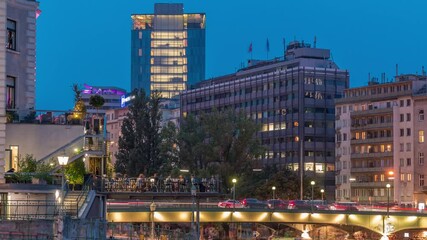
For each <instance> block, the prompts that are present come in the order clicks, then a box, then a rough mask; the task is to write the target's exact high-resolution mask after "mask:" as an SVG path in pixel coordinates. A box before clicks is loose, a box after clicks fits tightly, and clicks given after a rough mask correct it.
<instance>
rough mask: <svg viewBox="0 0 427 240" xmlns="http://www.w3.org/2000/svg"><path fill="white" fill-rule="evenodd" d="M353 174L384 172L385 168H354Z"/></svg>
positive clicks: (352, 169)
mask: <svg viewBox="0 0 427 240" xmlns="http://www.w3.org/2000/svg"><path fill="white" fill-rule="evenodd" d="M351 172H352V173H361V172H384V167H360V168H356V167H352V168H351Z"/></svg>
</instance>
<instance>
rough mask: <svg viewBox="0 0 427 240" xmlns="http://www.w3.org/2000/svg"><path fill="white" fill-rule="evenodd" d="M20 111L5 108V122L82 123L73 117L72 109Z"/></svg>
mask: <svg viewBox="0 0 427 240" xmlns="http://www.w3.org/2000/svg"><path fill="white" fill-rule="evenodd" d="M22 113H23V112H22V111H18V110H16V109H7V110H6V121H7V123H27V124H28V123H29V124H59V125H83V122H84V121H83V120H81V119H76V118H73V117H72V116H73V114H74V112H73V111H56V110H28V111H25V113H24V114H26V115H25V116H22Z"/></svg>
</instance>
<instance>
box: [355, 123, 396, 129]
mask: <svg viewBox="0 0 427 240" xmlns="http://www.w3.org/2000/svg"><path fill="white" fill-rule="evenodd" d="M351 127H352V128H355V129H358V130H369V129H384V128H392V127H393V123H392V122H386V123H373V124H367V123H353V124H351Z"/></svg>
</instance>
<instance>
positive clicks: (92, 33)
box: [36, 0, 427, 110]
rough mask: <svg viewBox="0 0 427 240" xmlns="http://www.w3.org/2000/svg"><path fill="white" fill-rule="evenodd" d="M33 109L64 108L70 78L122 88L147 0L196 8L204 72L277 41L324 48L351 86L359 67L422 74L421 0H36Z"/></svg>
mask: <svg viewBox="0 0 427 240" xmlns="http://www.w3.org/2000/svg"><path fill="white" fill-rule="evenodd" d="M39 2H40V9H41V10H42V14H41V15H40V17H39V18H38V20H37V83H36V88H37V90H36V109H50V110H68V109H71V108H72V106H73V92H72V90H71V86H72V84H73V83H78V84H83V83H87V84H89V85H96V86H116V87H121V88H124V89H126V90H129V88H130V28H131V19H130V15H131V14H132V13H152V12H153V11H154V3H155V2H169V3H173V2H182V3H184V11H185V12H188V13H191V12H204V13H206V15H207V28H206V78H210V77H214V76H220V75H224V74H227V73H232V72H234V71H236V69H238V68H239V66H240V65H241V63H243V62H246V61H247V59H248V58H249V57H250V55H249V54H248V52H247V50H248V47H249V44H250V43H251V42H252V43H253V58H254V59H261V58H266V57H267V54H266V50H265V49H266V39H267V38H268V39H269V43H270V53H269V57H270V58H272V57H275V56H282V55H283V44H282V39H283V38H285V39H286V42H287V43H289V42H290V41H291V40H294V39H296V40H304V41H305V42H308V43H312V42H313V39H314V36H317V47H319V48H329V49H331V50H332V55H333V58H334V60H335V62H336V63H337V64H338V66H340V68H343V69H348V70H349V71H350V85H351V86H352V87H355V86H361V85H366V82H367V80H368V73H371V76H377V77H380V76H381V73H382V72H385V73H386V76H387V78H391V77H392V76H394V74H395V65H396V63H398V64H399V73H416V72H418V73H421V67H422V66H423V65H426V67H427V61H426V58H425V56H426V54H427V18H426V15H425V9H427V1H425V0H412V1H405V0H348V1H342V0H327V1H319V0H298V1H295V0H292V1H290V0H266V1H259V0H186V1H153V0H72V1H65V0H39Z"/></svg>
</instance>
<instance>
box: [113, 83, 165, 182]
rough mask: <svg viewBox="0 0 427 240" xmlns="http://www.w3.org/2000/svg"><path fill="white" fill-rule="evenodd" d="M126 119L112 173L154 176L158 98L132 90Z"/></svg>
mask: <svg viewBox="0 0 427 240" xmlns="http://www.w3.org/2000/svg"><path fill="white" fill-rule="evenodd" d="M132 95H133V96H134V98H133V100H132V102H131V104H130V106H129V112H128V113H127V115H126V118H125V119H124V120H123V124H122V127H121V133H122V134H121V136H120V137H119V151H118V153H117V154H116V159H117V160H116V163H115V170H116V171H117V172H122V173H127V174H128V175H130V176H137V175H138V174H139V173H144V174H145V175H150V174H153V173H154V172H157V171H158V169H159V167H160V165H161V162H160V161H159V154H160V143H161V137H160V121H161V112H160V104H159V103H160V94H159V93H158V92H153V93H152V94H151V96H147V95H146V94H145V92H144V90H139V91H138V90H135V91H134V92H133V94H132Z"/></svg>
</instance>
